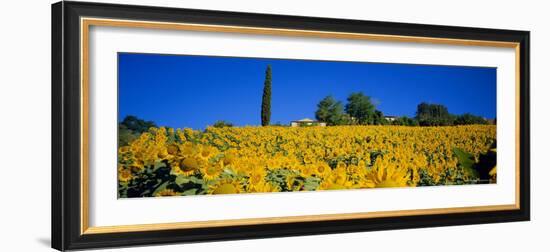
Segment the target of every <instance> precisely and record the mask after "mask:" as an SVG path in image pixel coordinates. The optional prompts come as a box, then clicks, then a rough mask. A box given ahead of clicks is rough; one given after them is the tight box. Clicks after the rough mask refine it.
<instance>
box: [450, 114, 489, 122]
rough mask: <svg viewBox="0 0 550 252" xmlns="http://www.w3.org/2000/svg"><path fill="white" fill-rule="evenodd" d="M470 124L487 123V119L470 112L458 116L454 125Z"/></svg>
mask: <svg viewBox="0 0 550 252" xmlns="http://www.w3.org/2000/svg"><path fill="white" fill-rule="evenodd" d="M468 124H487V120H485V119H484V118H483V117H481V116H476V115H472V114H470V113H466V114H463V115H459V116H456V118H455V120H454V125H468Z"/></svg>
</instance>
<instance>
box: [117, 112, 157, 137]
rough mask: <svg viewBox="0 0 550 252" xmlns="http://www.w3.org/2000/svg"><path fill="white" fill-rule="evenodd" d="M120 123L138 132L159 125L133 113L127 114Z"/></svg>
mask: <svg viewBox="0 0 550 252" xmlns="http://www.w3.org/2000/svg"><path fill="white" fill-rule="evenodd" d="M120 124H121V125H123V126H124V127H125V128H126V129H129V130H131V131H133V132H134V133H137V134H141V133H143V132H145V131H148V130H149V128H151V127H155V128H156V127H157V125H156V124H155V123H154V122H153V121H145V120H142V119H140V118H138V117H136V116H133V115H129V116H126V117H125V118H124V120H122V122H121V123H120Z"/></svg>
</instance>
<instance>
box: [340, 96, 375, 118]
mask: <svg viewBox="0 0 550 252" xmlns="http://www.w3.org/2000/svg"><path fill="white" fill-rule="evenodd" d="M346 112H347V113H348V114H349V115H350V116H351V117H352V119H353V118H355V119H356V120H357V121H358V123H359V124H374V118H375V107H374V104H372V102H371V100H370V97H368V96H366V95H364V94H363V93H362V92H358V93H351V94H350V96H349V97H348V104H346Z"/></svg>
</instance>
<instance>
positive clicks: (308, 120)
mask: <svg viewBox="0 0 550 252" xmlns="http://www.w3.org/2000/svg"><path fill="white" fill-rule="evenodd" d="M293 122H316V121H314V120H311V119H309V118H304V119H300V120H297V121H293Z"/></svg>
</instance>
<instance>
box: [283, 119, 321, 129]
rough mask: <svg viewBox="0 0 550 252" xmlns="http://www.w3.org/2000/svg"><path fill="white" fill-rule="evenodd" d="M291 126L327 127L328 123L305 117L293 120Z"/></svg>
mask: <svg viewBox="0 0 550 252" xmlns="http://www.w3.org/2000/svg"><path fill="white" fill-rule="evenodd" d="M290 126H291V127H299V126H321V127H325V126H327V123H324V122H319V121H315V120H311V119H309V118H304V119H300V120H297V121H291V122H290Z"/></svg>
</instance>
